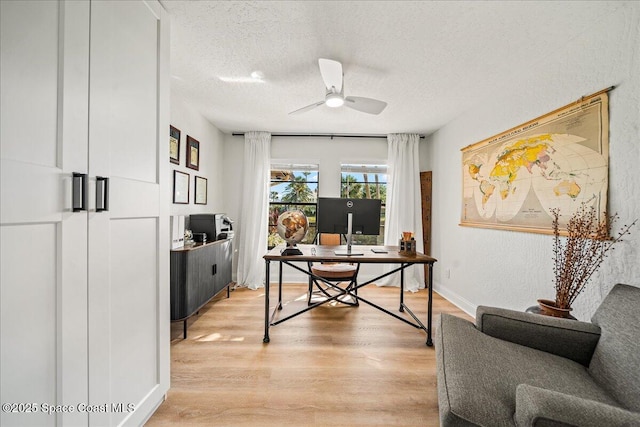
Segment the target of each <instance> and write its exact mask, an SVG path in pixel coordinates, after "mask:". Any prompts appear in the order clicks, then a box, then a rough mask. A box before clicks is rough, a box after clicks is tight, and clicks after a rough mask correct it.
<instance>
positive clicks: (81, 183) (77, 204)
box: [71, 172, 87, 212]
mask: <svg viewBox="0 0 640 427" xmlns="http://www.w3.org/2000/svg"><path fill="white" fill-rule="evenodd" d="M71 192H72V193H73V201H72V202H71V203H72V206H71V209H72V210H73V211H74V212H79V211H86V210H87V174H86V173H78V172H74V173H73V179H72V184H71Z"/></svg>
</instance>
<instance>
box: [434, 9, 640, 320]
mask: <svg viewBox="0 0 640 427" xmlns="http://www.w3.org/2000/svg"><path fill="white" fill-rule="evenodd" d="M638 22H640V3H630V2H629V3H626V4H625V5H624V7H621V8H620V9H618V11H616V12H613V13H611V14H610V15H607V16H603V17H602V19H601V20H600V21H599V22H597V23H596V24H594V25H593V26H592V27H590V28H589V29H588V31H586V32H585V33H583V34H581V35H579V36H577V37H575V38H573V39H571V40H559V41H558V44H557V45H554V46H549V47H548V51H547V52H546V53H545V55H544V60H541V61H540V62H539V63H537V65H535V66H534V67H532V68H531V69H530V71H529V73H528V74H525V75H522V76H521V80H520V81H519V82H518V84H517V86H516V85H514V86H502V87H496V88H495V94H494V96H493V97H492V98H489V99H486V100H485V101H486V102H485V103H483V104H482V105H476V106H475V108H472V109H470V110H469V111H467V112H466V113H465V114H463V115H462V116H460V117H458V118H457V119H455V120H454V121H452V122H451V123H449V124H448V125H446V126H445V127H443V128H441V129H440V130H438V131H437V132H436V133H434V134H433V135H431V136H430V137H429V138H428V142H427V147H428V149H427V150H426V152H424V156H426V159H423V161H424V162H425V163H426V164H427V169H429V168H432V169H433V241H432V254H433V256H434V257H435V258H437V259H438V262H437V263H436V267H435V270H434V282H435V289H436V290H438V291H439V292H440V293H441V294H442V295H443V296H445V297H447V298H449V299H450V300H452V301H453V302H454V303H456V304H458V305H459V306H461V307H462V308H463V309H465V310H467V311H468V312H470V313H474V312H475V308H476V306H477V305H494V306H500V307H507V308H512V309H517V310H523V309H525V308H526V307H528V306H531V305H535V302H536V299H537V298H551V299H553V298H554V287H553V273H552V265H551V263H552V251H551V247H552V239H553V237H552V236H546V235H539V234H530V233H521V232H511V231H498V230H488V229H478V228H469V227H460V226H459V225H458V223H459V219H460V204H461V189H462V183H461V165H460V162H461V153H460V149H461V148H463V147H466V146H467V145H469V144H472V143H475V142H477V141H481V140H483V139H485V138H488V137H490V136H492V135H495V134H498V133H500V132H502V131H505V130H507V129H509V128H512V127H514V126H517V125H519V124H521V123H524V122H526V121H528V120H530V119H533V118H535V117H538V116H541V115H543V114H545V113H547V112H550V111H552V110H555V109H556V108H559V107H562V106H564V105H566V104H569V103H571V102H573V101H575V100H576V99H578V98H580V97H581V96H583V95H588V94H590V93H594V92H597V91H598V90H600V89H603V88H605V87H608V86H611V85H615V86H616V88H615V89H614V90H613V91H612V92H609V95H610V105H609V111H610V156H609V160H610V163H609V168H610V169H609V209H610V212H618V213H619V214H620V216H621V221H620V222H619V224H620V225H622V224H628V223H629V222H631V221H632V220H633V219H635V218H639V217H640V173H638V165H639V164H640V163H639V161H640V26H638ZM478 84H482V82H478ZM424 156H423V155H422V154H421V157H424ZM625 240H626V241H625V242H622V244H620V245H619V246H617V248H616V249H615V250H614V253H613V254H612V256H611V257H610V258H609V259H608V260H606V261H605V265H604V266H603V268H602V270H601V273H600V274H599V275H598V276H597V277H594V279H593V281H592V283H591V284H590V285H589V287H588V289H587V290H586V291H585V292H584V293H583V294H582V295H581V296H579V297H578V299H577V300H576V302H575V304H574V313H573V314H574V315H575V316H576V317H578V318H579V319H582V320H588V319H589V318H590V317H591V315H592V314H593V312H594V310H595V309H596V308H597V306H598V304H599V303H600V301H601V299H602V297H603V296H604V295H606V293H607V292H608V291H609V289H610V288H611V286H613V284H615V283H628V284H631V285H635V286H640V249H639V248H640V225H639V226H636V227H635V229H633V230H632V235H631V236H627V238H626V239H625ZM447 270H448V271H449V272H450V277H447V274H446V272H447Z"/></svg>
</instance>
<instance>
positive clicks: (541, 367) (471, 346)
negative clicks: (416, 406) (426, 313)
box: [435, 314, 619, 426]
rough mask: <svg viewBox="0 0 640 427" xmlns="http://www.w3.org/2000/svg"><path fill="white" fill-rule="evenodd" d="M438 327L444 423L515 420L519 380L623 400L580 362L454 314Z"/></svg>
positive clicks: (490, 423)
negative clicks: (502, 335) (513, 339)
mask: <svg viewBox="0 0 640 427" xmlns="http://www.w3.org/2000/svg"><path fill="white" fill-rule="evenodd" d="M436 327H437V329H436V342H435V345H436V357H437V364H438V370H437V373H438V402H439V404H440V405H441V407H440V420H441V423H442V425H443V426H457V425H459V426H467V425H482V426H513V425H514V420H513V416H514V413H515V402H516V388H517V386H518V385H519V384H529V385H532V386H535V387H540V388H545V389H549V390H555V391H558V392H561V393H565V394H570V395H574V396H578V397H582V398H585V399H590V400H594V401H597V402H602V403H606V404H609V405H613V406H619V404H618V403H617V402H616V401H615V400H614V399H613V398H612V397H610V396H609V395H608V394H607V393H606V392H605V391H604V390H603V389H602V388H601V387H600V386H599V385H598V384H597V383H596V382H595V381H594V380H593V378H591V376H590V375H589V373H588V371H587V368H586V367H584V366H582V365H580V364H579V363H576V362H574V361H571V360H569V359H565V358H563V357H560V356H556V355H553V354H549V353H545V352H543V351H540V350H536V349H532V348H529V347H525V346H522V345H519V344H514V343H511V342H508V341H503V340H501V339H498V338H494V337H491V336H489V335H486V334H483V333H482V332H480V331H479V330H477V329H476V328H475V326H474V325H473V324H472V323H471V322H468V321H466V320H464V319H460V318H457V317H454V316H451V315H446V314H442V315H441V316H440V317H439V318H438V321H437V325H436Z"/></svg>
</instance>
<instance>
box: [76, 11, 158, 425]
mask: <svg viewBox="0 0 640 427" xmlns="http://www.w3.org/2000/svg"><path fill="white" fill-rule="evenodd" d="M91 14H92V19H91V76H90V91H91V105H90V113H91V116H90V121H89V123H90V126H89V170H90V174H91V175H92V176H94V175H98V176H105V177H109V210H108V211H106V212H93V211H92V212H91V213H90V215H89V359H90V364H89V378H90V380H89V396H90V400H91V403H93V404H96V405H100V404H103V403H104V402H109V403H114V404H116V405H117V404H123V406H122V408H124V411H109V412H107V413H94V414H90V416H89V421H90V424H91V425H113V426H115V425H140V424H143V423H144V421H145V420H146V419H147V418H148V417H149V416H150V415H151V414H152V412H153V410H154V409H155V408H156V407H157V405H159V404H160V402H161V401H162V399H163V397H164V393H166V391H167V389H168V381H169V378H168V364H169V360H168V352H169V343H168V326H169V312H168V271H167V270H168V256H169V250H168V241H169V236H168V232H169V229H168V223H167V222H168V218H167V215H168V198H166V197H164V194H165V188H166V185H167V181H166V180H165V176H164V175H166V174H168V170H167V169H168V168H167V159H166V156H165V155H164V154H165V152H166V150H163V151H162V153H163V155H162V156H160V154H159V149H158V147H159V146H160V144H161V143H160V140H162V147H163V148H164V147H166V143H167V141H168V139H167V137H166V135H167V129H168V124H169V123H168V114H167V111H168V99H167V97H166V90H167V88H168V63H167V62H166V55H167V53H168V43H167V42H168V33H167V30H168V27H166V25H168V20H167V15H166V12H164V10H163V9H162V8H161V7H160V5H159V4H158V3H157V2H144V1H127V2H94V3H92V10H91ZM161 132H162V133H161ZM128 405H133V408H135V410H134V411H132V412H130V411H128V410H127V409H128V408H130V406H128Z"/></svg>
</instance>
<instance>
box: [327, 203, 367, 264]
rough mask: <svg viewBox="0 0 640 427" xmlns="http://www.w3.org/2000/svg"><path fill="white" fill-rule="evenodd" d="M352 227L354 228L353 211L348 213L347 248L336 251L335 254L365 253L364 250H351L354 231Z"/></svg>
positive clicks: (351, 254)
mask: <svg viewBox="0 0 640 427" xmlns="http://www.w3.org/2000/svg"><path fill="white" fill-rule="evenodd" d="M352 229H353V213H351V212H349V214H348V215H347V250H346V251H343V250H337V251H334V254H336V255H337V256H355V255H364V252H359V251H352V250H351V232H352V231H353V230H352Z"/></svg>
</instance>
